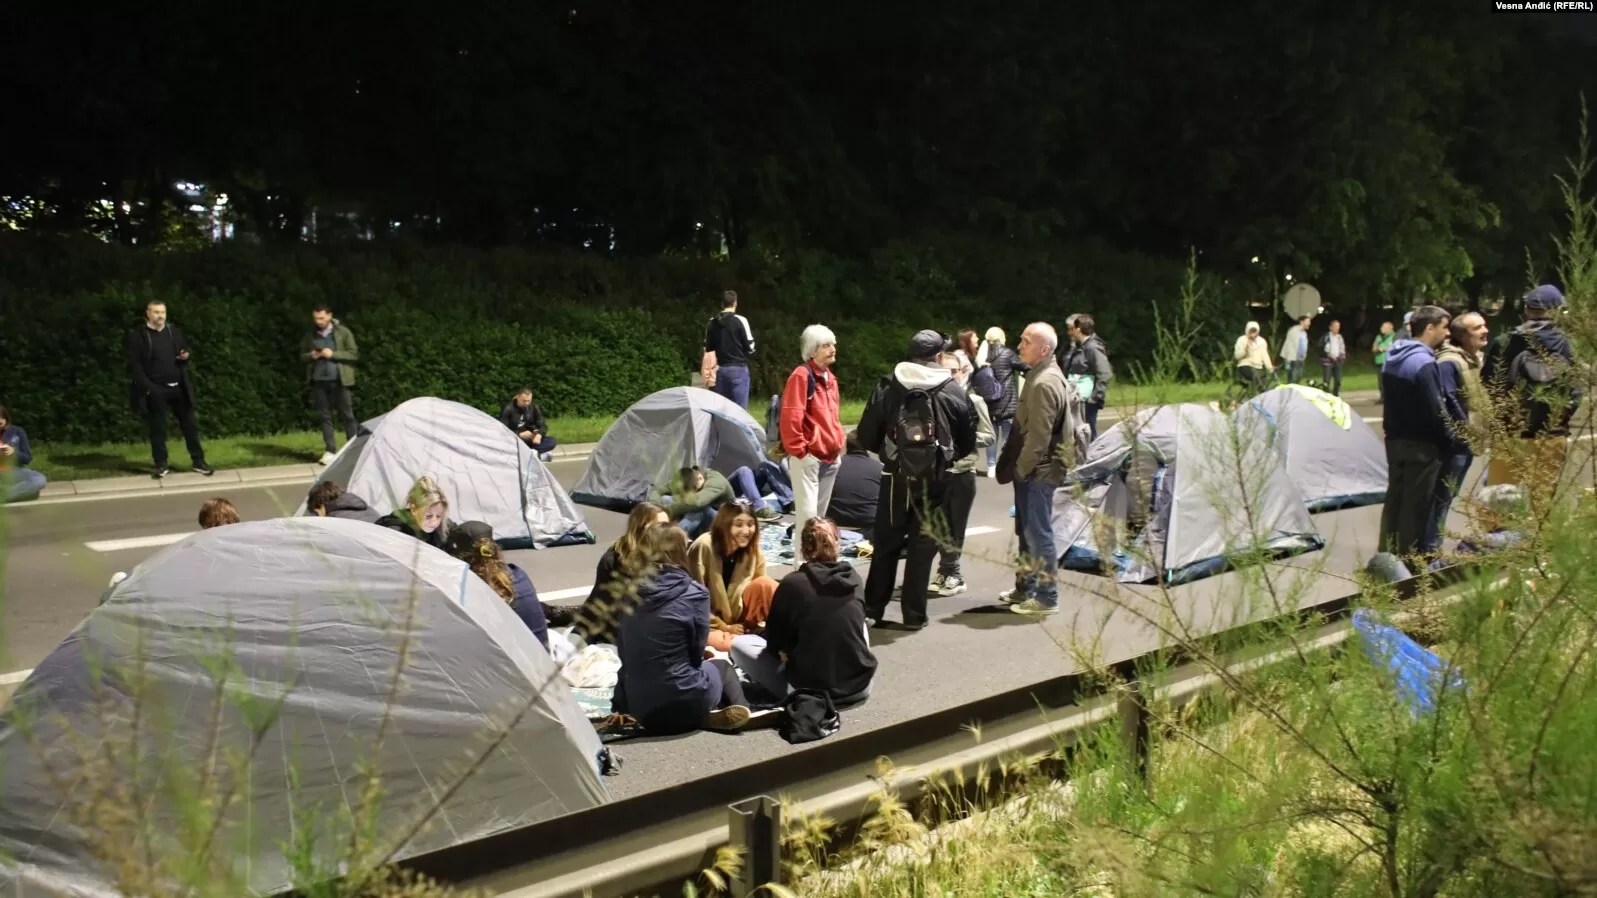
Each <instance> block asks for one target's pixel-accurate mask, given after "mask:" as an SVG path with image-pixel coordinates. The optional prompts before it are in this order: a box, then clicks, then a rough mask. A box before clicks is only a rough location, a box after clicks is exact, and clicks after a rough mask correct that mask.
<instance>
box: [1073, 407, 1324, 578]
mask: <svg viewBox="0 0 1597 898" xmlns="http://www.w3.org/2000/svg"><path fill="white" fill-rule="evenodd" d="M1100 443H1101V444H1102V445H1100ZM1087 457H1088V462H1087V463H1086V464H1084V465H1082V466H1080V467H1078V468H1076V469H1074V470H1073V471H1071V476H1070V481H1071V482H1070V484H1068V485H1067V487H1066V488H1065V489H1061V490H1059V491H1058V492H1057V493H1056V494H1055V498H1054V511H1053V523H1054V539H1055V545H1057V546H1059V547H1060V556H1061V558H1060V562H1061V564H1063V565H1065V566H1067V567H1071V568H1075V569H1080V570H1104V569H1105V568H1106V567H1108V568H1112V569H1113V571H1114V576H1115V578H1116V579H1117V580H1119V581H1120V582H1122V583H1148V582H1154V581H1159V580H1163V581H1164V582H1167V583H1182V582H1187V581H1190V580H1195V579H1199V578H1202V577H1207V576H1209V575H1211V574H1215V573H1219V572H1220V571H1221V570H1224V569H1225V568H1226V567H1227V566H1228V565H1229V564H1230V563H1231V561H1232V560H1233V559H1234V558H1236V557H1237V556H1238V555H1240V554H1245V553H1255V552H1256V553H1264V554H1269V555H1274V556H1283V555H1292V554H1297V553H1299V552H1305V551H1311V550H1314V549H1318V548H1321V547H1322V546H1323V545H1324V540H1323V539H1322V538H1321V537H1320V534H1319V531H1318V530H1316V529H1315V527H1314V522H1313V521H1312V520H1311V518H1310V516H1309V510H1308V508H1307V507H1306V505H1305V504H1304V502H1303V497H1302V496H1301V495H1300V494H1299V493H1298V492H1297V490H1296V489H1294V488H1293V486H1292V483H1291V481H1290V480H1289V479H1288V478H1287V475H1286V470H1285V467H1284V465H1283V463H1282V461H1281V458H1280V456H1279V455H1278V454H1277V452H1276V450H1275V447H1274V446H1273V445H1272V444H1271V443H1270V442H1269V440H1268V436H1267V434H1266V433H1265V431H1264V429H1263V428H1262V426H1259V425H1258V424H1257V422H1254V423H1249V422H1248V421H1242V422H1240V423H1239V422H1238V421H1237V420H1235V419H1232V418H1231V417H1229V416H1227V415H1226V414H1225V413H1223V412H1221V411H1219V410H1218V409H1216V408H1214V407H1212V406H1206V405H1197V404H1192V403H1188V404H1183V405H1178V406H1167V407H1164V408H1160V409H1157V410H1150V411H1149V412H1147V413H1145V414H1139V415H1138V416H1136V417H1134V418H1131V419H1127V420H1126V421H1125V422H1122V424H1120V425H1116V427H1115V428H1113V429H1112V430H1111V431H1109V432H1106V433H1104V434H1103V435H1101V436H1099V438H1098V440H1095V441H1094V443H1093V447H1092V448H1091V449H1089V451H1088V456H1087ZM1132 531H1135V535H1134V536H1130V537H1128V536H1127V535H1126V534H1128V533H1131V532H1132ZM1128 540H1129V542H1128ZM1101 543H1112V544H1110V545H1101Z"/></svg>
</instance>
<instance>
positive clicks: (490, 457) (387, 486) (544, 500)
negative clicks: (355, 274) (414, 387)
mask: <svg viewBox="0 0 1597 898" xmlns="http://www.w3.org/2000/svg"><path fill="white" fill-rule="evenodd" d="M423 475H429V476H431V477H432V478H433V479H434V480H436V481H438V485H439V486H440V487H441V488H442V489H443V491H444V495H446V496H448V497H449V517H450V519H451V520H455V521H483V522H485V523H487V524H489V525H491V526H492V527H493V528H494V538H495V539H496V540H497V541H498V543H499V544H500V545H501V546H503V547H505V548H507V549H528V548H543V547H545V546H563V545H570V544H573V543H591V542H593V541H594V536H593V533H592V531H590V530H589V529H588V524H587V521H586V520H584V518H583V516H582V510H581V509H579V508H577V506H576V504H575V503H573V502H572V501H571V497H570V496H569V495H567V494H566V490H565V487H563V486H561V485H560V482H559V481H557V480H555V478H554V475H553V474H551V473H550V472H549V469H548V468H547V467H545V466H544V464H543V462H541V461H539V460H538V455H537V453H535V452H533V451H532V450H531V449H530V448H528V447H527V444H526V443H523V442H522V441H521V439H520V438H519V437H517V436H516V435H515V434H513V433H511V432H510V430H509V428H507V427H505V425H504V424H502V423H500V421H499V419H498V418H495V417H494V416H492V415H490V414H488V413H486V412H484V411H481V410H480V409H475V408H472V407H471V406H469V405H462V404H461V403H458V402H450V401H448V400H445V399H434V398H432V397H422V398H419V399H411V400H409V401H406V402H402V403H400V404H399V405H397V406H395V407H394V409H393V410H392V411H390V412H389V413H388V414H386V415H379V416H378V417H376V418H373V419H371V420H370V421H367V422H366V423H365V424H362V425H361V429H360V434H359V435H358V436H356V437H355V439H354V440H351V441H350V442H349V443H347V444H345V446H344V448H343V449H341V450H339V453H338V455H337V457H335V458H334V459H333V461H332V463H331V464H329V465H328V466H327V468H326V469H325V470H323V471H322V475H321V477H319V478H317V480H318V482H320V481H322V480H332V481H335V482H337V483H340V484H342V485H343V486H344V488H345V489H346V490H348V491H350V492H352V493H354V494H355V495H357V496H359V497H361V498H362V499H364V500H366V504H367V505H370V506H371V507H372V508H375V509H377V510H378V511H380V512H384V513H386V512H388V511H391V510H393V509H395V508H399V507H401V506H403V505H404V502H405V495H406V494H407V493H409V492H410V488H411V486H412V485H413V484H414V483H415V482H416V479H417V478H419V477H421V476H423ZM295 514H297V515H304V514H306V511H305V504H304V503H303V502H301V503H300V507H299V510H298V511H296V512H295Z"/></svg>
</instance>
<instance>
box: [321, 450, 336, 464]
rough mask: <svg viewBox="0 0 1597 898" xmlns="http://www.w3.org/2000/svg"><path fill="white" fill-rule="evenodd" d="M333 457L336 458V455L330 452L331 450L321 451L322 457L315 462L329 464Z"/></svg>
mask: <svg viewBox="0 0 1597 898" xmlns="http://www.w3.org/2000/svg"><path fill="white" fill-rule="evenodd" d="M334 458H337V456H336V455H334V454H333V453H331V452H323V453H322V458H321V460H320V461H319V462H317V464H320V465H330V464H332V463H333V459H334Z"/></svg>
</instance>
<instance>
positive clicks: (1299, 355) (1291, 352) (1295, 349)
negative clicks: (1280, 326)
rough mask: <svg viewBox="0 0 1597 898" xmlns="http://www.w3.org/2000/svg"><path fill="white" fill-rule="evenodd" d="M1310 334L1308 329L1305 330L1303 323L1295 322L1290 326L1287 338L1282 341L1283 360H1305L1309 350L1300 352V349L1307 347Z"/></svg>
mask: <svg viewBox="0 0 1597 898" xmlns="http://www.w3.org/2000/svg"><path fill="white" fill-rule="evenodd" d="M1308 336H1309V335H1308V331H1306V330H1304V329H1303V325H1301V324H1294V325H1292V326H1291V327H1290V328H1288V329H1287V332H1286V339H1284V340H1282V341H1281V361H1283V362H1301V361H1303V359H1304V357H1306V356H1307V355H1308V352H1306V351H1304V352H1299V350H1306V349H1307V344H1308V342H1309V341H1308Z"/></svg>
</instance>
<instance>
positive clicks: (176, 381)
mask: <svg viewBox="0 0 1597 898" xmlns="http://www.w3.org/2000/svg"><path fill="white" fill-rule="evenodd" d="M127 357H128V374H129V375H131V376H132V378H133V388H132V400H133V411H134V413H135V414H138V415H141V416H143V418H144V421H145V423H146V424H147V425H148V426H149V428H150V456H151V459H152V460H153V461H154V462H155V475H154V476H155V478H156V479H157V480H159V479H161V478H162V477H165V476H166V475H168V474H170V473H172V466H171V465H170V464H168V463H167V454H166V415H167V412H168V410H170V411H171V412H172V413H174V414H176V415H177V426H178V428H179V429H180V430H182V431H183V442H184V443H185V444H187V446H188V450H189V460H190V461H192V462H193V463H194V471H195V473H197V474H204V475H205V476H207V477H209V476H211V475H212V474H215V473H216V471H215V470H213V469H212V468H211V466H210V465H208V464H206V463H205V447H204V446H201V445H200V432H199V428H197V427H196V426H195V425H194V387H193V386H192V385H191V384H190V383H189V372H188V364H189V344H188V341H187V340H185V339H183V334H182V333H180V332H179V331H178V329H177V328H176V327H174V326H173V325H171V324H168V323H167V321H166V303H164V302H161V301H160V300H152V301H151V302H150V303H148V304H147V305H145V307H144V322H143V323H142V324H139V325H137V326H136V327H134V328H133V330H132V331H130V332H129V333H128V338H127Z"/></svg>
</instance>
